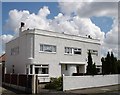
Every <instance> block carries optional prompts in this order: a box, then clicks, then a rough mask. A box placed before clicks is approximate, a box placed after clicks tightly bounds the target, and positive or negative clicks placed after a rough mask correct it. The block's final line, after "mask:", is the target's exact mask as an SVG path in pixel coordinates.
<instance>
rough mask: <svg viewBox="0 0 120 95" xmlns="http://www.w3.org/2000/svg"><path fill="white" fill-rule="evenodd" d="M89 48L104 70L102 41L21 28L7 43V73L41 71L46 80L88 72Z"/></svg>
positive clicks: (39, 74)
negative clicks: (17, 34) (101, 51)
mask: <svg viewBox="0 0 120 95" xmlns="http://www.w3.org/2000/svg"><path fill="white" fill-rule="evenodd" d="M89 50H90V52H91V54H92V57H93V62H94V63H95V64H96V67H97V69H98V70H99V72H101V62H100V40H98V39H93V38H90V37H81V36H76V35H69V34H65V33H58V32H53V31H47V30H41V29H27V30H24V31H22V27H21V28H20V32H19V37H17V38H15V39H13V40H11V41H10V42H8V43H7V44H6V58H7V60H6V67H7V73H21V74H37V75H38V76H39V77H40V78H43V80H41V81H43V82H48V81H49V79H50V77H59V76H61V75H62V74H64V75H65V76H72V74H73V73H77V72H79V73H86V66H87V57H88V51H89Z"/></svg>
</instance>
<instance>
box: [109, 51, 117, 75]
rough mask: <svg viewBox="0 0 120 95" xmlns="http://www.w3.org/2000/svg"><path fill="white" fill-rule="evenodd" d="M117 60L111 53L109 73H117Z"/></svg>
mask: <svg viewBox="0 0 120 95" xmlns="http://www.w3.org/2000/svg"><path fill="white" fill-rule="evenodd" d="M116 62H117V58H115V57H114V54H113V52H111V65H110V69H111V73H112V74H116V73H117V64H116Z"/></svg>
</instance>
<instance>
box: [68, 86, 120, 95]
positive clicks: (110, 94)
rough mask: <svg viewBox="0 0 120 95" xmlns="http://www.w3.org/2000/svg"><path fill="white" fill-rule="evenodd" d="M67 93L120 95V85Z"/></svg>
mask: <svg viewBox="0 0 120 95" xmlns="http://www.w3.org/2000/svg"><path fill="white" fill-rule="evenodd" d="M67 92H71V93H76V94H83V95H93V94H94V95H120V85H113V86H106V87H96V88H87V89H77V90H71V91H67Z"/></svg>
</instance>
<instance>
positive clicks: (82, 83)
mask: <svg viewBox="0 0 120 95" xmlns="http://www.w3.org/2000/svg"><path fill="white" fill-rule="evenodd" d="M118 79H120V75H104V76H103V75H97V76H63V90H64V91H65V90H74V89H83V88H91V87H101V86H109V85H116V84H120V83H119V81H118Z"/></svg>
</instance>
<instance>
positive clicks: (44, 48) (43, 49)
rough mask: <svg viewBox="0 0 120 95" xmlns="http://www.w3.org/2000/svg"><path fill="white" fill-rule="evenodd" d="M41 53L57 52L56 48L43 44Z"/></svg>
mask: <svg viewBox="0 0 120 95" xmlns="http://www.w3.org/2000/svg"><path fill="white" fill-rule="evenodd" d="M40 51H44V52H56V46H54V45H45V44H41V45H40Z"/></svg>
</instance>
